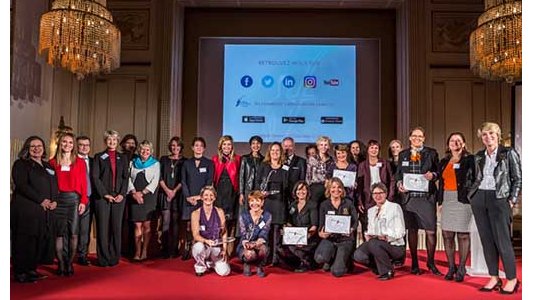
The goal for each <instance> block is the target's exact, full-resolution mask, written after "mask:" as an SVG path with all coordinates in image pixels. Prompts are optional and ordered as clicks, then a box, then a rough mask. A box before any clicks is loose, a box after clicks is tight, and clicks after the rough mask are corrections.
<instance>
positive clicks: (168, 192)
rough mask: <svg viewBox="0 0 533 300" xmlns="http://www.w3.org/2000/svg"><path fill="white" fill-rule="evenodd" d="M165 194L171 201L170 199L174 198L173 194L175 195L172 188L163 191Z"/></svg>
mask: <svg viewBox="0 0 533 300" xmlns="http://www.w3.org/2000/svg"><path fill="white" fill-rule="evenodd" d="M165 194H167V201H168V202H170V201H172V199H174V196H176V192H174V190H168V191H165Z"/></svg>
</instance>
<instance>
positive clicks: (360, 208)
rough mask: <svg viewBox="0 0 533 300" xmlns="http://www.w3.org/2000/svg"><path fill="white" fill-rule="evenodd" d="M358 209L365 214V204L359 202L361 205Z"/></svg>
mask: <svg viewBox="0 0 533 300" xmlns="http://www.w3.org/2000/svg"><path fill="white" fill-rule="evenodd" d="M357 210H358V211H359V212H360V213H362V214H364V213H365V206H364V205H363V204H359V205H358V206H357Z"/></svg>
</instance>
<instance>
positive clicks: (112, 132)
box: [104, 130, 120, 143]
mask: <svg viewBox="0 0 533 300" xmlns="http://www.w3.org/2000/svg"><path fill="white" fill-rule="evenodd" d="M111 136H114V137H116V138H117V143H118V142H119V141H120V134H119V133H118V131H116V130H106V131H104V142H106V141H107V139H108V138H109V137H111Z"/></svg>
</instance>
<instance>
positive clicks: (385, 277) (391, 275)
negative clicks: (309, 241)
mask: <svg viewBox="0 0 533 300" xmlns="http://www.w3.org/2000/svg"><path fill="white" fill-rule="evenodd" d="M392 278H394V271H393V270H390V271H388V272H387V273H385V274H383V275H381V276H379V277H378V279H379V280H390V279H392Z"/></svg>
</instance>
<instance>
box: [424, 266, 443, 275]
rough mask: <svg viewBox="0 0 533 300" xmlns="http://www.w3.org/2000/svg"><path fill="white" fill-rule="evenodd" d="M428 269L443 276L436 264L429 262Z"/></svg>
mask: <svg viewBox="0 0 533 300" xmlns="http://www.w3.org/2000/svg"><path fill="white" fill-rule="evenodd" d="M427 267H428V269H429V270H430V271H431V273H433V275H437V276H442V273H441V272H440V271H439V269H437V267H436V266H435V265H434V264H428V265H427Z"/></svg>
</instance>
